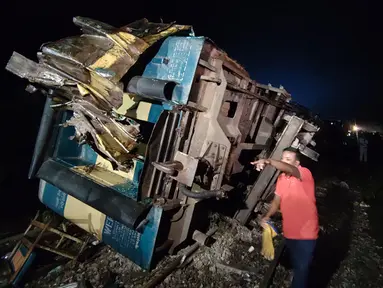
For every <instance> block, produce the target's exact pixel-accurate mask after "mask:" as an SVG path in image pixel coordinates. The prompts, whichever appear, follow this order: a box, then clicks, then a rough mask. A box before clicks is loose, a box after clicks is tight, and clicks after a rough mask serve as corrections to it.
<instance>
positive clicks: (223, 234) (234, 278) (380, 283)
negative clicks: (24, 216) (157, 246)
mask: <svg viewBox="0 0 383 288" xmlns="http://www.w3.org/2000/svg"><path fill="white" fill-rule="evenodd" d="M316 193H317V206H318V211H319V215H320V224H321V231H320V238H319V240H318V243H317V248H316V253H315V255H314V262H313V268H312V271H311V272H312V273H311V275H310V282H311V284H310V287H383V277H382V275H383V260H382V257H381V256H380V255H379V253H378V252H379V250H380V249H382V248H381V247H379V246H377V245H376V243H375V240H374V239H373V238H372V237H371V236H370V233H369V232H370V229H369V226H370V225H369V219H368V214H367V212H368V209H369V207H368V205H367V204H366V203H364V202H363V201H362V197H361V191H357V190H353V189H350V188H349V187H348V185H347V183H345V182H340V181H338V180H326V181H323V182H322V183H319V185H318V186H317V189H316ZM277 224H278V225H279V223H277ZM212 226H217V227H218V230H217V232H216V233H215V235H214V236H213V237H214V239H215V242H214V243H213V244H212V245H211V246H210V247H202V248H201V249H199V250H198V251H197V253H195V254H194V256H193V257H192V261H191V263H190V264H189V265H187V266H185V267H184V268H182V269H178V270H176V271H175V272H174V273H172V274H171V275H169V276H168V277H167V278H166V279H165V280H164V281H163V282H162V283H161V284H160V285H159V286H158V287H160V288H165V287H198V288H199V287H201V288H202V287H252V288H254V287H259V284H260V283H261V281H262V279H263V276H264V275H265V273H266V271H267V268H268V266H269V264H270V262H269V261H268V260H266V259H264V258H263V257H262V256H261V255H260V249H261V239H262V234H261V231H260V230H259V229H257V228H254V229H252V230H250V229H248V228H246V227H244V226H241V225H239V224H238V223H237V222H235V221H234V220H232V219H230V218H226V217H220V216H218V215H214V216H213V218H212ZM280 240H281V236H279V237H276V239H275V246H277V245H278V243H279V241H280ZM250 247H254V250H253V251H251V250H249V248H250ZM249 251H251V252H249ZM182 252H183V251H180V253H182ZM175 257H176V256H168V257H166V258H165V259H163V260H162V261H161V262H160V263H159V264H158V266H157V268H156V269H155V270H154V271H152V272H151V273H148V272H145V271H142V270H141V269H140V268H139V267H138V266H136V265H135V264H133V263H132V262H131V261H129V260H128V259H127V258H125V257H123V256H122V255H119V254H118V253H116V252H114V251H113V250H112V249H111V248H109V247H104V248H102V249H101V251H100V252H99V253H98V255H97V256H96V257H94V258H93V259H92V260H91V261H88V262H87V263H84V264H77V265H75V266H73V265H72V263H68V264H66V265H64V266H61V267H60V268H57V269H56V271H53V272H51V273H49V274H48V275H47V276H44V277H41V278H39V279H38V280H36V281H33V282H31V283H29V284H28V285H27V287H41V288H44V287H59V286H61V285H64V284H68V283H72V282H76V281H81V280H88V281H89V283H90V284H91V285H92V287H109V286H107V284H108V283H114V285H115V286H113V287H125V288H128V287H129V288H130V287H142V285H143V284H145V283H147V282H148V281H149V280H151V279H152V278H153V277H154V276H155V275H156V273H158V271H161V270H162V269H163V268H164V267H166V266H167V265H168V264H169V263H170V262H171V261H172V260H174V259H175ZM233 268H234V269H233ZM291 278H292V271H291V269H289V262H288V256H287V255H286V253H285V254H284V255H283V257H282V259H281V265H279V266H278V267H277V269H276V272H275V276H274V280H273V281H274V282H273V284H272V287H281V288H283V287H289V286H290V283H291V282H290V281H291ZM110 287H112V286H110Z"/></svg>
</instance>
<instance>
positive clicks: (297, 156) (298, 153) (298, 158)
mask: <svg viewBox="0 0 383 288" xmlns="http://www.w3.org/2000/svg"><path fill="white" fill-rule="evenodd" d="M285 151H287V152H293V153H295V159H297V160H298V161H301V152H299V150H298V149H297V148H293V147H287V148H285V149H283V152H285Z"/></svg>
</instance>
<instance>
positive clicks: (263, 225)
mask: <svg viewBox="0 0 383 288" xmlns="http://www.w3.org/2000/svg"><path fill="white" fill-rule="evenodd" d="M269 220H270V217H269V216H265V217H263V218H262V219H261V222H260V223H259V224H261V226H262V227H263V228H265V226H266V223H267V221H269Z"/></svg>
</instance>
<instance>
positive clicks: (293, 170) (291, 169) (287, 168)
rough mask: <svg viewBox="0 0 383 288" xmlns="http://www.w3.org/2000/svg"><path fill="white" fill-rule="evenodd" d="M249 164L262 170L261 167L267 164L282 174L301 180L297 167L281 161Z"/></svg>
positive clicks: (263, 161)
mask: <svg viewBox="0 0 383 288" xmlns="http://www.w3.org/2000/svg"><path fill="white" fill-rule="evenodd" d="M251 164H253V165H257V167H258V166H260V167H261V168H260V169H263V166H264V165H265V164H269V165H271V166H274V167H275V168H276V169H278V170H279V171H281V172H284V173H286V174H289V175H292V176H294V177H296V178H298V179H301V174H300V173H299V170H298V168H297V167H295V166H293V165H290V164H288V163H285V162H282V161H278V160H274V159H260V160H258V161H255V162H251Z"/></svg>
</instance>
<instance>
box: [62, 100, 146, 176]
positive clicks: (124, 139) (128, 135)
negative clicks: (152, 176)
mask: <svg viewBox="0 0 383 288" xmlns="http://www.w3.org/2000/svg"><path fill="white" fill-rule="evenodd" d="M67 106H68V108H69V109H71V110H73V117H72V118H71V119H69V120H68V121H66V122H65V123H64V126H74V127H75V128H76V135H75V138H76V139H77V141H78V142H79V143H82V142H87V143H90V142H91V143H92V144H93V145H91V146H93V148H94V150H96V151H97V152H99V153H100V154H101V155H102V156H104V157H105V158H106V159H109V160H110V161H111V162H112V163H113V164H114V166H115V167H116V168H118V169H119V170H127V169H130V168H131V167H132V165H133V162H132V159H133V158H134V156H135V155H134V153H132V152H133V151H132V150H134V149H135V148H136V146H137V140H138V137H139V132H140V131H139V124H137V123H135V122H134V121H133V120H131V119H127V120H126V119H125V123H122V122H118V121H116V120H115V119H113V118H112V117H109V116H108V115H107V114H105V113H104V112H103V111H102V110H100V109H98V108H97V107H96V106H95V105H93V104H91V103H89V102H87V101H84V100H79V101H73V102H71V103H68V104H67ZM88 135H90V136H91V138H92V140H93V141H89V140H91V139H88V138H87V137H88Z"/></svg>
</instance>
